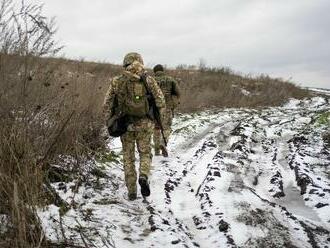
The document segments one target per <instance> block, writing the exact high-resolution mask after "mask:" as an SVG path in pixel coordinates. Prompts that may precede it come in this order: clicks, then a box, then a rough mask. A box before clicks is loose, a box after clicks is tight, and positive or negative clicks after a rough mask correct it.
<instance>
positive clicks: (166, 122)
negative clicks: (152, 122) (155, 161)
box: [153, 109, 173, 154]
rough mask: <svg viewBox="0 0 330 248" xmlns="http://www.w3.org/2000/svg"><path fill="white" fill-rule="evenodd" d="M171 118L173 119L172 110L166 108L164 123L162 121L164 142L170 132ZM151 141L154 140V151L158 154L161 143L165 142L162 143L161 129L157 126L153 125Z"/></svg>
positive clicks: (167, 139)
mask: <svg viewBox="0 0 330 248" xmlns="http://www.w3.org/2000/svg"><path fill="white" fill-rule="evenodd" d="M172 120H173V110H171V109H166V112H165V116H164V123H162V124H163V129H164V136H165V140H166V142H168V141H169V138H170V135H171V133H172V129H171V126H172ZM153 141H154V147H155V148H154V149H155V153H156V154H159V150H160V146H161V145H162V146H165V144H164V139H163V137H162V134H161V130H160V129H159V128H157V127H155V129H154V136H153Z"/></svg>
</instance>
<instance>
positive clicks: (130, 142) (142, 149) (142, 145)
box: [120, 128, 153, 193]
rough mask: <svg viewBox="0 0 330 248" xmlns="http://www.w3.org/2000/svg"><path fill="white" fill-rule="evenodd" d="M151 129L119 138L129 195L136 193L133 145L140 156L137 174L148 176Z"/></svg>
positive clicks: (150, 157)
mask: <svg viewBox="0 0 330 248" xmlns="http://www.w3.org/2000/svg"><path fill="white" fill-rule="evenodd" d="M152 130H153V129H152V128H150V129H145V130H139V131H128V132H126V133H125V134H124V135H122V136H121V137H120V139H121V142H122V146H123V158H124V172H125V182H126V187H127V190H128V192H129V193H134V192H136V180H137V173H136V170H135V144H136V145H137V150H138V152H139V156H140V169H139V174H140V175H142V174H144V175H146V176H147V177H148V176H149V173H150V166H151V160H152V154H151V136H152Z"/></svg>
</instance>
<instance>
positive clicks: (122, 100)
mask: <svg viewBox="0 0 330 248" xmlns="http://www.w3.org/2000/svg"><path fill="white" fill-rule="evenodd" d="M118 91H119V92H118V98H119V99H118V103H119V107H120V108H121V111H122V112H123V113H124V114H125V115H127V116H129V117H133V118H143V117H146V116H147V114H148V112H149V103H148V99H147V90H146V88H145V85H144V83H143V82H142V81H140V80H138V79H133V78H131V79H129V80H123V81H122V83H121V84H120V86H119V89H118Z"/></svg>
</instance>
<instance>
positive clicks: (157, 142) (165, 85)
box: [153, 71, 180, 154]
mask: <svg viewBox="0 0 330 248" xmlns="http://www.w3.org/2000/svg"><path fill="white" fill-rule="evenodd" d="M155 79H156V81H157V83H158V85H159V87H160V88H161V90H162V92H163V94H164V97H165V102H166V110H165V112H164V120H163V123H162V125H163V131H164V132H163V133H164V136H165V140H166V142H168V141H169V138H170V135H171V132H172V129H171V126H172V120H173V116H174V110H175V109H176V108H177V106H178V104H179V101H180V89H179V85H178V82H177V81H176V80H175V79H174V78H173V77H171V76H168V75H166V74H165V72H163V71H157V72H156V73H155ZM153 142H154V149H155V154H159V150H160V146H161V145H162V146H165V144H164V139H163V137H162V134H161V131H160V129H159V128H158V127H156V128H155V130H154V135H153Z"/></svg>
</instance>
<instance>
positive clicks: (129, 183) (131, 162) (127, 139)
mask: <svg viewBox="0 0 330 248" xmlns="http://www.w3.org/2000/svg"><path fill="white" fill-rule="evenodd" d="M120 138H121V142H122V146H123V159H124V172H125V182H126V187H127V190H128V194H133V193H136V170H135V140H136V133H135V132H126V133H125V134H124V135H122V136H121V137H120Z"/></svg>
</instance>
